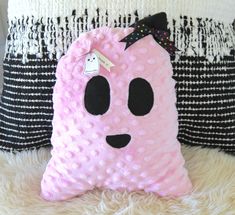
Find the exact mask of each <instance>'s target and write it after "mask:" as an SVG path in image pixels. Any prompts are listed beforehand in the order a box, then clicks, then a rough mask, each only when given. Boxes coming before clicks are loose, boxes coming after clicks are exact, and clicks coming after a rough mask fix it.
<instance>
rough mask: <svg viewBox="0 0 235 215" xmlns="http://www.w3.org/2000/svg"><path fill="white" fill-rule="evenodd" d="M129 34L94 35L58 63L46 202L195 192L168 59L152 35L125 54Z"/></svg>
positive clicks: (44, 191)
mask: <svg viewBox="0 0 235 215" xmlns="http://www.w3.org/2000/svg"><path fill="white" fill-rule="evenodd" d="M131 31H133V30H131V29H125V30H124V29H121V28H116V29H112V28H98V29H96V30H93V31H91V32H89V33H86V34H84V35H82V36H80V38H79V39H78V40H77V41H75V42H74V43H73V45H72V47H71V48H70V49H69V51H68V54H67V55H65V56H64V57H62V59H61V60H60V62H59V64H58V67H57V73H56V77H57V81H56V85H55V88H54V95H53V101H54V118H53V133H52V144H53V151H52V159H51V160H50V161H49V164H48V166H47V169H46V172H45V174H44V176H43V180H42V196H43V197H44V198H45V199H47V200H52V201H55V200H64V199H67V198H70V197H73V196H76V195H81V194H83V193H84V192H86V191H88V190H92V189H93V188H94V187H99V188H109V189H114V190H120V191H123V190H129V191H136V190H145V191H146V192H153V193H156V194H159V195H161V196H180V195H183V194H186V193H188V192H189V191H190V189H191V183H190V181H189V178H188V175H187V172H186V170H185V169H184V168H183V164H184V159H183V157H182V155H181V152H180V144H179V142H178V141H177V138H176V136H177V131H178V122H177V111H176V106H175V102H176V96H175V88H174V85H175V81H174V80H173V79H172V74H173V71H172V66H171V62H170V57H169V54H168V53H167V52H166V51H165V50H164V49H163V48H162V47H161V46H159V45H158V44H157V43H156V41H155V40H154V39H153V36H152V35H149V36H146V37H144V38H142V39H140V40H138V41H137V42H136V43H134V44H133V45H132V46H130V47H129V48H128V49H127V50H125V44H124V43H123V42H119V41H120V40H121V39H122V38H124V37H125V36H126V35H127V34H130V33H131ZM97 52H98V53H101V54H95V53H97ZM92 53H93V54H92ZM99 55H102V56H104V57H100V56H99ZM86 56H87V57H86ZM97 56H98V60H97ZM105 58H107V59H108V60H104V59H105ZM100 59H101V60H100ZM102 61H104V62H105V63H104V64H102V63H101V62H102ZM109 61H110V62H112V63H109V65H113V66H111V68H110V69H109V68H108V67H106V66H105V65H107V62H109ZM97 62H98V63H99V62H100V65H99V67H96V65H97ZM97 68H98V69H97ZM87 71H88V73H87ZM156 161H157V162H156Z"/></svg>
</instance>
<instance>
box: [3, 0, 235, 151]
mask: <svg viewBox="0 0 235 215" xmlns="http://www.w3.org/2000/svg"><path fill="white" fill-rule="evenodd" d="M16 5H17V7H16ZM234 11H235V1H234V0H225V1H219V0H208V1H204V0H197V1H195V0H176V1H174V4H173V3H172V2H169V1H164V2H163V1H161V0H136V1H132V0H119V2H118V4H114V3H113V1H109V0H96V1H94V0H85V1H83V0H79V1H77V0H71V1H70V3H69V4H68V3H67V1H65V0H64V1H60V0H51V1H48V0H35V1H33V2H32V1H30V0H24V1H23V2H22V1H20V0H9V10H8V12H9V14H8V15H9V35H8V38H7V50H6V55H5V59H4V69H5V72H4V89H3V95H2V103H1V105H0V141H1V142H0V148H1V149H5V150H13V151H14V150H18V151H19V150H25V149H32V148H38V147H41V146H46V145H50V136H51V129H52V126H51V120H52V117H53V110H52V90H53V85H54V82H55V77H54V74H55V68H56V64H57V60H58V59H59V58H60V57H61V56H62V55H63V54H64V53H65V52H66V51H67V48H68V47H69V45H70V44H71V43H72V41H73V40H75V39H76V38H77V37H78V35H79V33H80V32H83V31H87V30H89V29H91V28H95V27H99V26H103V25H108V26H121V27H125V26H126V25H129V24H132V23H134V22H136V21H137V20H138V19H141V18H143V17H145V16H147V15H150V14H155V13H158V12H166V14H167V16H168V28H169V30H170V32H171V39H172V40H174V41H175V45H176V47H177V48H178V49H179V50H180V51H181V52H179V53H178V54H177V55H176V58H175V59H172V63H173V67H174V78H175V79H176V80H177V84H176V90H177V97H178V101H177V108H178V111H179V135H178V139H179V140H180V142H181V143H183V144H184V143H185V144H189V145H197V146H205V147H219V148H221V149H222V150H224V151H227V152H231V153H233V152H234V153H235V97H234V95H235V79H234V77H235V57H234V49H235V33H234V29H233V26H232V22H233V20H234V17H235V15H234Z"/></svg>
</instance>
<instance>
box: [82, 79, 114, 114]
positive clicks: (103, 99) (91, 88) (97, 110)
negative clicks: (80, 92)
mask: <svg viewBox="0 0 235 215" xmlns="http://www.w3.org/2000/svg"><path fill="white" fill-rule="evenodd" d="M84 103H85V108H86V110H87V111H88V112H89V113H90V114H93V115H102V114H104V113H105V112H106V111H107V110H108V109H109V105H110V87H109V83H108V81H107V80H106V79H105V78H104V77H102V76H95V77H93V78H91V79H90V80H89V81H88V83H87V86H86V89H85V96H84Z"/></svg>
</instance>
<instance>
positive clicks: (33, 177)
mask: <svg viewBox="0 0 235 215" xmlns="http://www.w3.org/2000/svg"><path fill="white" fill-rule="evenodd" d="M183 154H184V157H185V159H186V167H187V168H188V170H189V174H190V177H191V179H192V182H193V184H194V192H193V194H191V195H189V196H186V197H183V198H178V199H176V200H172V199H171V200H166V199H163V198H157V197H155V196H154V195H149V194H144V193H141V192H139V193H131V194H128V193H118V192H113V191H108V190H106V191H103V192H102V191H98V190H95V191H92V192H89V193H87V194H85V195H83V196H81V197H80V198H74V199H72V200H69V201H66V202H57V203H52V202H46V201H44V200H42V199H41V198H40V197H39V193H40V180H41V178H42V174H43V171H44V170H45V167H46V164H47V162H48V160H49V158H50V153H49V150H48V149H41V150H39V151H38V152H37V151H33V152H22V153H19V154H17V155H13V154H8V153H4V152H1V153H0V180H1V181H0V184H1V186H0V215H8V214H10V215H11V214H12V215H31V214H33V215H38V214H46V215H55V214H56V215H65V214H66V215H72V214H74V215H75V214H76V215H77V214H79V215H80V214H82V215H83V214H91V215H94V214H99V215H101V214H110V215H111V214H115V215H124V214H134V215H136V214H137V215H138V214H140V215H143V214H144V215H145V214H146V215H149V214H159V215H161V214H162V215H168V214H170V215H171V214H173V215H178V214H179V215H197V214H198V215H207V214H208V215H233V214H235V157H232V156H230V155H226V154H224V153H222V152H217V151H216V150H211V149H199V148H185V147H183Z"/></svg>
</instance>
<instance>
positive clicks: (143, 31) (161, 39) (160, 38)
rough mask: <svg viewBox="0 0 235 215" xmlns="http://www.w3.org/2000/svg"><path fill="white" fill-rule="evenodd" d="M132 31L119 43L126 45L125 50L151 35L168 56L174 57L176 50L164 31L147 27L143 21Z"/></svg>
mask: <svg viewBox="0 0 235 215" xmlns="http://www.w3.org/2000/svg"><path fill="white" fill-rule="evenodd" d="M134 28H135V29H134V31H133V32H132V33H131V34H129V35H127V36H126V37H125V38H123V39H122V40H121V41H120V42H125V43H126V48H125V49H127V48H128V47H130V46H131V45H133V44H134V43H135V42H137V41H138V40H140V39H142V38H144V37H146V36H148V35H150V34H151V35H152V36H153V38H154V39H155V41H156V42H157V43H158V44H159V45H161V46H162V47H163V48H164V49H165V50H166V51H167V52H168V53H169V54H170V55H174V54H175V51H178V49H177V48H176V47H175V46H174V43H173V42H172V41H170V39H169V33H168V32H167V31H164V30H160V29H156V28H154V27H149V26H148V24H145V23H144V20H141V22H140V23H136V24H135V25H134Z"/></svg>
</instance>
